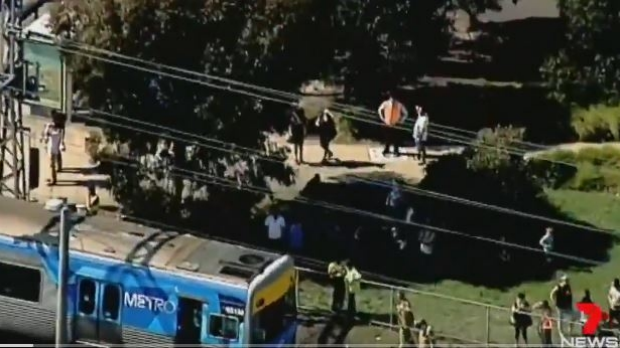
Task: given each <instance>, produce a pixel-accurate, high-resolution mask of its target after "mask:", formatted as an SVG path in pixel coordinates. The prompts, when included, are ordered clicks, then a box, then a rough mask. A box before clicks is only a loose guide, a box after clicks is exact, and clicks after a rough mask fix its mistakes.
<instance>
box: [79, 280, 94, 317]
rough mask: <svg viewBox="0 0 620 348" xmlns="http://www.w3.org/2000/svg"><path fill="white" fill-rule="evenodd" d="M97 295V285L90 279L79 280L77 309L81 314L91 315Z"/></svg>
mask: <svg viewBox="0 0 620 348" xmlns="http://www.w3.org/2000/svg"><path fill="white" fill-rule="evenodd" d="M96 296H97V285H96V284H95V282H94V281H92V280H90V279H82V280H81V281H80V301H79V303H78V306H79V311H80V313H82V314H86V315H91V314H93V313H94V312H95V304H96V302H95V298H96Z"/></svg>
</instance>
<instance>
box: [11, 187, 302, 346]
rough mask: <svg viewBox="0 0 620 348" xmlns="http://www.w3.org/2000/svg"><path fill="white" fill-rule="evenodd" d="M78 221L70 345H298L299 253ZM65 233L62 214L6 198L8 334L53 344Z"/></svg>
mask: <svg viewBox="0 0 620 348" xmlns="http://www.w3.org/2000/svg"><path fill="white" fill-rule="evenodd" d="M71 220H72V222H71V226H72V229H71V242H70V245H71V254H70V262H69V263H70V272H69V289H68V292H67V294H68V299H67V300H68V312H67V313H66V315H67V318H68V323H69V325H68V336H69V338H70V340H71V341H72V342H82V343H94V344H98V345H142V344H143V345H170V346H173V345H176V344H190V345H197V346H201V345H202V346H210V345H227V346H246V345H250V344H253V345H265V346H273V347H277V346H282V345H291V344H294V343H295V335H296V329H297V327H296V308H297V303H296V281H295V277H296V271H295V266H294V263H293V260H292V258H291V257H289V256H286V255H278V254H273V253H266V252H262V251H257V250H253V249H249V248H244V247H240V246H236V245H233V244H228V243H223V242H219V241H214V240H209V239H205V238H198V237H194V236H191V235H187V234H179V233H176V232H173V231H163V230H156V229H152V228H148V227H144V226H141V225H136V224H132V223H127V222H123V221H118V220H116V219H112V218H106V217H97V216H95V217H78V216H75V217H72V218H71ZM58 230H59V218H58V214H57V213H54V212H49V211H46V210H44V209H43V208H42V207H41V206H40V205H36V204H33V203H27V202H23V201H16V200H12V199H9V198H3V197H0V313H2V315H0V330H1V331H4V332H13V333H16V334H21V335H28V336H30V337H33V339H37V340H42V341H49V340H53V338H54V331H55V316H56V296H57V288H58V286H57V285H58V279H57V274H58V248H57V246H58Z"/></svg>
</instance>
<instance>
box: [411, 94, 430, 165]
mask: <svg viewBox="0 0 620 348" xmlns="http://www.w3.org/2000/svg"><path fill="white" fill-rule="evenodd" d="M416 112H417V114H418V118H417V119H416V121H415V124H414V126H413V140H415V145H416V148H417V151H418V160H419V161H420V162H421V163H422V164H426V140H427V139H428V123H429V121H428V114H427V113H426V112H425V111H423V110H422V107H420V106H416Z"/></svg>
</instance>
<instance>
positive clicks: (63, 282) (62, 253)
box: [56, 205, 71, 348]
mask: <svg viewBox="0 0 620 348" xmlns="http://www.w3.org/2000/svg"><path fill="white" fill-rule="evenodd" d="M68 216H69V208H67V206H66V205H65V206H63V207H62V209H61V210H60V231H59V232H58V294H57V298H56V348H62V347H64V346H65V345H66V344H67V285H68V284H67V283H68V281H69V241H70V238H69V236H70V234H71V231H70V230H71V226H70V222H69V221H67V219H68Z"/></svg>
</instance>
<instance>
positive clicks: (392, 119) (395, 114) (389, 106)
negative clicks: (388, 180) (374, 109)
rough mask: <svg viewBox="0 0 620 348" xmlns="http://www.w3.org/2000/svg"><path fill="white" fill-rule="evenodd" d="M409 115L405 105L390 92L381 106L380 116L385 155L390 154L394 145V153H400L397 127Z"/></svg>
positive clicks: (397, 154)
mask: <svg viewBox="0 0 620 348" xmlns="http://www.w3.org/2000/svg"><path fill="white" fill-rule="evenodd" d="M407 116H408V112H407V109H406V108H405V106H404V105H403V104H402V103H401V102H399V101H397V100H396V99H394V98H393V97H392V95H391V94H389V95H388V99H387V100H385V101H384V102H383V103H381V105H380V106H379V118H380V119H381V122H383V132H384V137H385V148H384V149H383V155H387V154H389V153H390V148H391V147H392V146H393V147H394V154H395V155H396V156H399V155H400V150H399V139H398V137H399V132H398V128H397V127H398V126H399V125H401V124H403V123H404V122H405V119H406V118H407Z"/></svg>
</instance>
